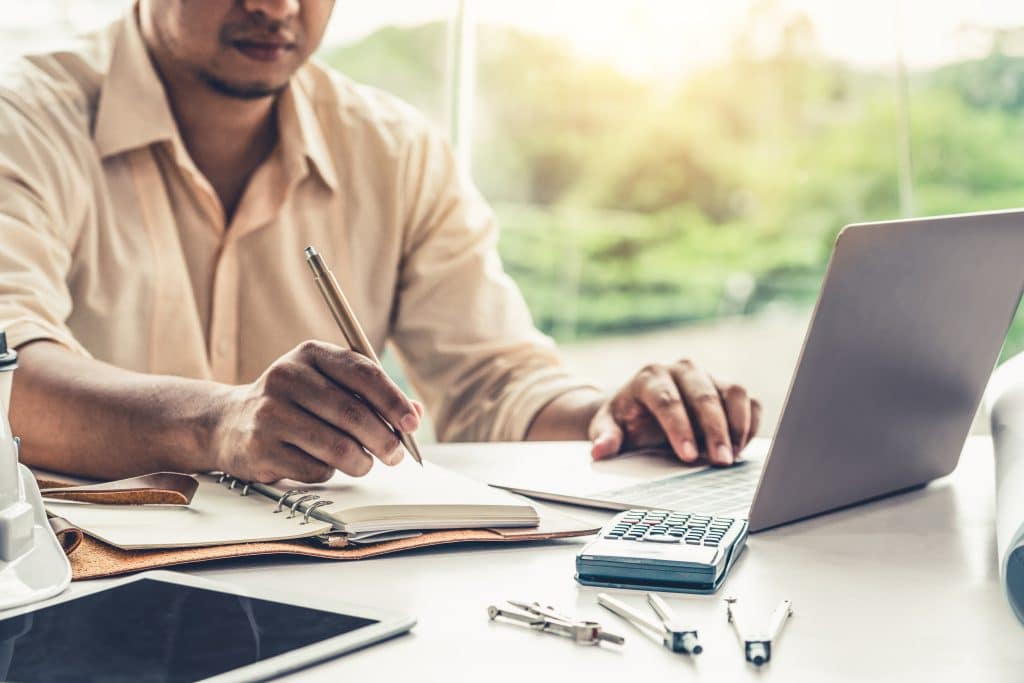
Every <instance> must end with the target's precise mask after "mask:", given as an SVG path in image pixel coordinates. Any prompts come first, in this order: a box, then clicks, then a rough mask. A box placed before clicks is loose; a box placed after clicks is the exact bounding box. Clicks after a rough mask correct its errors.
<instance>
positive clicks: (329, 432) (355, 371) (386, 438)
mask: <svg viewBox="0 0 1024 683" xmlns="http://www.w3.org/2000/svg"><path fill="white" fill-rule="evenodd" d="M422 411H423V409H422V407H421V406H420V405H419V404H418V403H416V402H415V401H412V400H410V399H409V398H408V397H407V396H406V395H405V394H403V393H402V390H401V389H399V388H398V386H397V385H395V383H394V382H393V381H391V379H390V378H389V377H388V376H387V375H386V374H385V373H384V371H383V370H382V369H381V368H380V367H379V366H378V365H377V364H376V363H374V362H373V361H371V360H370V359H368V358H366V357H365V356H362V355H360V354H358V353H355V352H354V351H349V350H347V349H343V348H341V347H338V346H334V345H331V344H325V343H322V342H314V341H308V342H304V343H302V344H300V345H299V346H297V347H296V348H295V349H293V350H292V351H290V352H289V353H287V354H285V355H284V356H282V357H281V358H279V359H278V360H276V361H275V362H274V363H273V365H271V366H270V367H269V368H268V369H267V371H266V372H264V373H263V375H262V376H261V377H260V378H259V379H257V380H256V381H255V382H253V383H252V384H246V385H242V386H236V387H229V388H228V389H227V390H226V391H225V392H224V393H223V394H222V395H221V396H220V397H219V400H218V401H216V402H215V407H214V413H215V416H216V417H215V420H214V425H215V426H214V429H213V433H212V440H211V443H210V446H211V454H212V456H213V459H214V463H215V469H218V470H221V471H224V472H226V473H228V474H231V475H233V476H235V477H238V478H240V479H244V480H247V481H259V482H264V483H269V482H273V481H277V480H278V479H295V480H298V481H302V482H322V481H326V480H327V479H330V477H331V476H332V475H333V474H334V471H335V470H341V471H342V472H344V473H346V474H349V475H352V476H356V477H358V476H362V475H364V474H366V473H367V472H369V471H370V468H371V467H372V466H373V458H377V459H378V460H380V461H382V462H384V463H385V464H388V465H395V464H397V463H399V462H400V461H401V460H402V457H403V455H404V449H403V448H402V446H401V444H400V442H399V440H398V437H397V436H396V435H395V433H394V432H393V431H392V430H391V429H389V428H388V426H387V425H385V424H384V421H383V420H382V419H381V416H383V418H384V419H385V420H387V421H388V422H389V423H390V424H392V425H394V426H395V427H396V428H398V429H401V430H402V431H403V432H413V431H415V430H416V429H417V428H418V427H419V424H420V416H421V415H422Z"/></svg>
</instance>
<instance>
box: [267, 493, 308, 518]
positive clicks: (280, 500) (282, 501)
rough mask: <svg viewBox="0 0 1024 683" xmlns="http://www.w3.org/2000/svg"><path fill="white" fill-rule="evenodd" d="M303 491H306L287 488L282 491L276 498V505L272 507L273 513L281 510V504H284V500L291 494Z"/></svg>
mask: <svg viewBox="0 0 1024 683" xmlns="http://www.w3.org/2000/svg"><path fill="white" fill-rule="evenodd" d="M305 492H306V489H288V490H287V491H285V492H284V493H282V494H281V497H280V498H278V499H277V507H276V508H274V512H275V513H277V512H281V506H282V505H284V504H285V501H287V500H288V499H289V498H290V497H291V496H294V495H295V494H296V493H305Z"/></svg>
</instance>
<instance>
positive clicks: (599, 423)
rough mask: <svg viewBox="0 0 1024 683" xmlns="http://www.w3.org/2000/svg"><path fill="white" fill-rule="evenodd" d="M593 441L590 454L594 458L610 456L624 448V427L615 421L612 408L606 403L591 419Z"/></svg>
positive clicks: (590, 431) (591, 438)
mask: <svg viewBox="0 0 1024 683" xmlns="http://www.w3.org/2000/svg"><path fill="white" fill-rule="evenodd" d="M588 434H589V436H590V440H591V443H592V444H593V445H592V446H591V449H590V456H591V457H592V458H593V459H594V460H602V459H604V458H610V457H611V456H613V455H615V454H617V453H618V452H619V449H621V448H622V440H623V434H622V427H620V426H619V423H618V422H616V421H615V418H614V417H613V416H612V412H611V409H610V408H609V407H608V404H607V403H605V404H604V405H603V406H601V408H600V409H599V410H598V411H597V413H596V414H595V415H594V418H593V419H592V420H591V421H590V429H589V430H588Z"/></svg>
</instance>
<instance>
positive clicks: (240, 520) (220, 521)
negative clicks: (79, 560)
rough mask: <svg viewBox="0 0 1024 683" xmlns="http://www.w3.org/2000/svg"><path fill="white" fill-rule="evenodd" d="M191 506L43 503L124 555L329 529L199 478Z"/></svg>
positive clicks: (288, 536)
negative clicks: (125, 552)
mask: <svg viewBox="0 0 1024 683" xmlns="http://www.w3.org/2000/svg"><path fill="white" fill-rule="evenodd" d="M197 478H198V479H199V488H198V489H197V490H196V493H195V496H193V498H192V503H191V504H190V505H188V506H183V505H96V504H93V503H77V502H71V501H56V500H46V509H47V510H48V511H50V512H51V513H52V514H55V515H57V516H59V517H63V518H64V519H66V520H68V521H69V522H71V523H72V524H74V525H75V526H77V527H79V528H81V529H82V530H83V531H85V532H86V533H88V534H89V535H90V536H93V537H95V538H98V539H99V540H101V541H104V542H106V543H109V544H110V545H114V546H117V547H119V548H123V549H125V550H141V549H152V548H188V547H200V546H211V545H226V544H229V543H245V542H255V541H277V540H287V539H294V538H304V537H307V536H315V535H317V534H321V533H324V532H326V531H329V530H330V529H331V524H329V523H327V522H322V521H319V520H313V519H310V523H309V524H305V525H303V524H300V522H301V521H302V518H301V515H300V516H297V517H293V518H291V519H288V512H287V511H285V512H283V513H279V514H274V512H273V510H274V507H275V506H274V502H273V501H270V500H268V499H267V498H265V497H264V496H261V495H258V494H256V493H252V492H250V493H249V495H247V496H242V495H241V491H240V489H239V488H235V489H229V488H228V487H227V486H226V485H224V484H218V483H217V480H216V479H215V478H213V477H211V476H209V475H199V476H198V477H197Z"/></svg>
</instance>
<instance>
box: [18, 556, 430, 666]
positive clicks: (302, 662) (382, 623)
mask: <svg viewBox="0 0 1024 683" xmlns="http://www.w3.org/2000/svg"><path fill="white" fill-rule="evenodd" d="M147 579H149V580H154V581H161V582H164V583H173V584H180V585H182V586H188V587H190V588H199V589H205V590H210V591H216V592H219V593H228V594H230V595H237V596H241V597H244V598H250V599H253V600H266V601H270V602H275V603H283V604H288V605H294V606H295V607H301V608H307V609H315V610H320V611H322V612H334V613H337V614H343V615H346V616H350V617H355V618H357V619H368V620H371V621H374V622H376V623H372V624H368V625H366V626H362V627H360V628H356V629H355V630H352V631H349V632H348V633H343V634H341V635H338V636H335V637H333V638H327V639H326V640H321V641H319V642H314V643H312V644H310V645H306V646H304V647H299V648H296V649H293V650H288V651H285V652H282V653H281V654H279V655H276V656H273V657H269V658H268V659H264V660H262V661H258V662H255V663H252V664H249V665H247V666H241V667H238V668H235V669H231V670H229V671H225V672H224V673H221V674H217V675H215V676H213V677H211V678H206V679H204V680H205V681H207V682H208V683H213V682H214V681H216V682H217V683H229V682H234V681H239V682H240V681H256V680H260V681H263V680H270V679H272V678H277V677H278V676H280V675H282V674H285V673H287V672H289V671H294V670H296V669H303V668H304V667H308V666H309V665H311V664H314V663H316V662H319V661H322V660H325V659H330V658H332V657H337V656H338V655H340V654H344V653H346V652H351V651H353V650H358V649H360V648H364V647H367V646H368V645H372V644H373V643H376V642H379V641H381V640H385V639H387V638H391V637H394V636H397V635H399V634H402V633H405V632H406V631H408V630H410V629H411V628H412V627H413V626H415V625H416V620H415V619H412V618H409V617H405V616H399V615H398V614H397V613H394V612H385V611H379V610H375V609H371V608H367V607H360V606H355V605H348V604H344V603H341V602H338V601H337V600H336V599H335V598H334V596H332V595H322V594H312V595H307V596H306V597H302V596H301V595H295V594H294V593H295V591H294V590H293V591H291V594H289V591H281V590H277V589H271V590H266V589H250V590H246V589H242V588H240V587H238V586H236V585H233V584H230V583H224V582H216V581H210V580H209V579H202V578H199V577H194V576H188V575H186V574H181V573H178V572H169V571H150V572H144V573H142V574H137V575H135V576H132V577H131V578H128V579H121V580H119V581H114V582H104V583H102V584H97V583H90V584H89V585H88V587H86V588H85V590H80V591H76V592H74V593H73V594H68V595H65V596H61V597H60V598H58V599H56V600H52V601H50V602H48V603H46V604H45V605H33V606H32V607H27V608H22V609H19V610H16V611H12V612H10V613H8V614H4V615H3V618H4V619H6V618H10V617H16V616H19V615H22V614H31V613H32V612H34V611H36V610H39V609H44V608H46V607H48V606H50V605H57V604H60V603H64V602H69V601H72V600H75V599H77V598H81V597H84V596H86V595H91V594H94V593H99V592H102V591H107V590H111V589H114V588H117V587H119V586H123V585H125V584H129V583H133V582H136V581H142V580H147ZM182 604H185V605H187V604H188V603H187V602H185V603H182ZM180 606H181V605H169V606H168V614H166V615H163V614H161V615H157V614H154V615H153V618H154V619H164V620H167V619H173V614H174V609H175V607H180ZM109 616H110V618H111V619H117V618H118V617H123V615H118V614H111V615H109ZM29 623H31V622H29ZM17 644H18V643H17V638H15V639H14V642H13V646H14V648H15V651H16V649H17ZM2 645H3V642H2V641H0V646H2ZM74 649H75V643H64V642H54V643H53V650H54V651H56V652H61V651H67V652H73V651H74ZM174 652H175V649H174V648H173V647H171V646H168V651H167V653H166V656H167V657H168V658H169V659H170V658H171V657H172V656H173V655H172V654H171V653H174ZM125 654H126V656H129V657H132V656H134V657H136V658H140V659H144V658H145V657H146V656H147V655H146V653H135V652H128V653H125ZM176 654H177V656H178V657H187V656H190V655H191V653H189V652H188V651H179V652H177V653H176ZM197 654H205V655H208V654H209V653H197ZM0 655H2V652H0ZM232 656H237V653H226V654H225V657H232ZM173 663H174V662H173V659H171V660H170V661H169V664H173ZM2 665H3V662H2V661H0V667H2ZM228 666H230V665H228ZM0 670H2V668H0ZM74 673H75V675H76V676H79V675H80V676H84V677H89V674H90V672H88V671H75V672H74ZM139 673H140V676H141V674H142V672H141V671H140V672H139ZM301 675H302V674H301V673H300V676H301ZM92 677H93V678H95V674H93V676H92Z"/></svg>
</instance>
